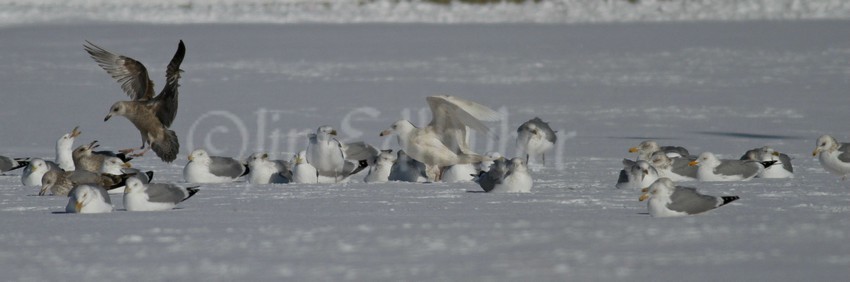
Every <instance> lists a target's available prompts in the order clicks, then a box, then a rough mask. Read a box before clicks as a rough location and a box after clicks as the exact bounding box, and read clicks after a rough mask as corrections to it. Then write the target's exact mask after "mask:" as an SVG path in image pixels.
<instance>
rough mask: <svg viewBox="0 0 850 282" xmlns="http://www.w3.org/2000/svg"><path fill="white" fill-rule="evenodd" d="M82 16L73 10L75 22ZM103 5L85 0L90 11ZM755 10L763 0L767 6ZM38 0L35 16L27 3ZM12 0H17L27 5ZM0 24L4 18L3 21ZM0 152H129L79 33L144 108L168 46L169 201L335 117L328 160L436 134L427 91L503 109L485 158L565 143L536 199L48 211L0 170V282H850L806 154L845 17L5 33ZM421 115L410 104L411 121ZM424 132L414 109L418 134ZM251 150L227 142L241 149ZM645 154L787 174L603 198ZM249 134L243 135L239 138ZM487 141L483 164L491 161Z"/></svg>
mask: <svg viewBox="0 0 850 282" xmlns="http://www.w3.org/2000/svg"><path fill="white" fill-rule="evenodd" d="M81 2H84V3H89V2H88V1H69V3H81ZM95 2H97V1H91V3H95ZM766 2H767V1H766ZM33 3H40V2H33ZM21 5H24V4H21ZM0 10H2V9H0ZM0 31H2V32H0V42H3V43H2V44H0V54H2V55H0V85H3V88H2V90H0V93H1V94H0V119H2V130H4V131H3V132H4V133H3V134H0V154H3V155H9V156H31V157H43V158H48V159H50V158H52V157H53V155H54V152H53V149H54V142H55V140H56V138H58V137H59V136H61V135H62V134H64V133H66V132H68V131H69V130H70V129H71V128H73V127H74V126H77V125H79V126H80V129H81V131H82V132H83V134H82V135H81V136H80V137H78V138H77V139H78V142H77V143H78V145H79V144H82V143H87V142H90V141H91V140H95V139H97V140H99V141H100V143H101V144H103V148H102V149H120V148H127V147H131V146H139V145H140V143H141V141H140V140H139V136H138V133H137V131H136V130H135V129H134V128H133V127H132V125H131V124H130V123H129V122H128V121H127V120H126V119H122V118H118V119H112V120H110V121H108V122H106V123H104V122H103V121H102V119H103V117H104V116H105V115H106V113H107V111H108V109H109V106H110V105H111V104H112V103H113V102H115V101H118V100H122V99H126V96H124V95H123V94H122V93H121V90H120V87H119V85H118V84H117V83H116V82H114V81H113V80H112V78H110V77H109V76H108V75H107V74H106V73H105V72H104V71H103V70H101V69H100V68H99V67H98V66H97V65H96V64H95V63H94V62H93V61H92V60H91V59H90V58H89V57H88V55H87V54H86V53H85V52H84V51H83V48H82V43H83V40H90V41H92V42H94V43H95V44H98V45H99V46H102V47H104V48H106V49H108V50H111V51H115V52H118V53H120V54H124V55H128V56H131V57H133V58H135V59H138V60H139V61H141V62H142V63H144V64H146V66H147V68H148V70H149V71H150V72H151V77H152V78H153V79H154V81H155V83H156V84H157V89H159V88H158V87H160V86H161V85H163V84H164V83H163V77H164V69H165V65H166V64H167V62H168V60H169V59H170V58H171V56H172V55H173V52H174V50H176V47H177V41H178V40H179V39H183V40H184V41H185V43H186V47H187V53H186V58H185V60H184V62H183V65H182V67H181V68H182V69H183V70H185V73H183V77H182V80H181V84H182V86H181V88H180V110H179V111H178V114H177V119H176V120H175V122H174V124H173V126H172V129H174V130H175V131H176V132H178V135H179V137H180V141H181V146H182V147H181V150H180V152H181V153H180V155H179V157H178V159H177V161H175V162H174V163H172V164H164V163H162V162H160V161H159V159H158V158H156V157H155V156H154V155H153V154H149V155H148V156H145V157H142V158H139V159H137V160H134V161H132V163H133V165H134V167H136V168H138V169H141V170H153V171H155V173H156V175H155V177H154V181H155V182H181V181H182V175H181V172H182V168H183V166H184V165H185V164H186V162H187V160H186V154H187V153H188V152H191V151H192V149H193V148H200V147H204V148H206V149H208V150H210V153H211V154H214V155H225V156H233V157H239V158H245V157H247V156H248V155H249V154H251V153H252V152H255V151H268V152H270V153H271V158H273V159H275V158H288V157H289V156H291V155H292V153H293V152H297V151H300V150H303V149H304V148H306V135H305V133H306V132H310V130H311V129H315V128H316V127H317V126H319V125H323V124H329V125H332V126H334V127H336V128H338V129H339V131H340V138H341V139H344V140H343V141H344V142H354V141H358V140H362V141H366V142H367V143H370V144H374V145H376V146H377V147H379V148H395V147H396V146H397V145H396V142H395V140H394V139H382V138H380V137H378V133H379V132H380V131H381V130H383V129H386V128H387V127H389V125H390V124H391V123H392V122H394V121H396V120H398V119H400V118H410V119H411V120H413V121H414V122H415V123H418V124H421V123H423V122H426V121H427V120H429V117H428V116H427V105H426V103H425V97H426V96H428V95H435V94H452V95H457V96H460V97H463V98H466V99H470V100H472V101H476V102H479V103H482V104H484V105H487V106H490V107H493V108H494V109H499V110H500V111H501V112H503V113H506V114H507V118H506V121H505V123H490V125H491V128H493V129H494V131H495V132H498V133H500V135H501V138H500V139H499V140H498V141H492V140H489V139H487V138H486V137H483V136H476V142H475V143H476V144H477V149H476V151H478V152H487V151H500V152H502V154H503V155H506V156H508V157H512V156H513V153H514V152H513V150H514V148H513V145H512V144H513V138H514V135H512V134H511V133H514V134H515V132H516V131H515V130H516V127H517V126H519V124H520V123H522V122H523V121H526V120H529V119H531V118H533V117H535V116H539V117H540V118H542V119H543V120H545V121H548V122H550V125H551V126H552V128H553V129H555V130H558V131H559V134H561V135H560V136H559V140H561V141H562V142H559V143H558V144H556V146H555V150H554V151H553V152H552V153H551V158H550V157H549V156H547V164H549V165H548V166H547V167H544V168H541V169H537V170H534V171H531V174H532V177H533V178H534V188H533V189H532V192H531V193H522V194H491V193H475V192H477V191H480V188H478V187H477V185H476V184H474V183H432V184H426V183H382V184H367V183H362V181H360V180H361V179H363V176H364V175H365V171H364V172H362V173H361V174H360V175H359V176H357V177H353V178H352V179H354V180H352V181H351V182H350V183H345V184H321V185H319V184H295V185H283V184H278V185H250V184H247V183H245V182H244V181H239V182H236V183H226V184H204V185H202V187H201V191H200V192H199V193H198V194H196V195H195V196H194V197H192V198H190V199H189V200H187V201H186V202H183V203H180V204H179V205H178V206H177V209H175V210H172V211H164V212H127V211H125V210H124V207H123V205H122V204H121V196H120V195H113V196H112V201H113V203H115V208H116V210H115V211H114V212H112V213H110V214H95V215H85V214H65V213H64V206H65V204H66V203H67V198H64V197H51V196H48V197H38V196H35V195H36V194H37V190H36V189H37V188H32V187H22V186H21V184H20V179H19V177H20V175H19V174H20V171H13V172H6V173H5V175H3V176H0V217H2V220H0V273H3V279H4V280H10V281H12V280H14V281H48V280H67V279H69V278H70V277H73V279H74V280H85V281H92V280H95V281H161V280H166V281H175V280H180V281H279V280H289V281H315V280H320V281H351V280H354V281H843V280H846V279H847V277H850V267H848V265H850V244H848V242H850V238H848V237H850V182H847V181H840V180H839V179H838V177H835V176H833V175H831V174H829V173H828V172H826V171H824V170H823V169H822V168H821V167H820V165H819V164H818V162H817V161H816V160H815V159H814V158H812V157H811V151H812V150H813V149H814V147H815V139H816V138H817V137H818V136H820V135H822V134H832V135H833V136H835V137H836V138H838V139H839V141H843V142H847V141H848V140H850V133H848V131H847V123H846V120H847V116H848V105H850V95H848V92H847V91H848V89H850V65H848V62H850V21H847V20H831V21H769V22H760V21H749V22H733V23H721V22H698V23H639V24H585V25H563V24H548V25H537V24H517V23H506V24H487V25H466V24H447V25H430V24H358V25H333V24H292V25H268V24H217V25H210V24H188V25H149V24H126V23H125V24H122V23H109V24H105V23H72V24H37V25H16V26H11V27H5V28H2V29H0ZM423 110H424V111H423ZM420 113H425V116H421V115H420ZM243 134H244V135H243ZM645 139H655V140H658V141H659V143H660V144H661V145H665V144H675V145H681V146H685V147H686V148H688V149H689V150H690V151H691V152H692V153H694V154H698V153H699V152H702V151H712V152H716V153H719V154H720V157H725V158H737V157H739V156H740V155H741V154H743V153H744V152H745V151H746V150H748V149H752V148H756V147H761V146H764V145H770V146H772V147H773V148H775V149H776V150H777V151H780V152H783V153H786V154H789V155H790V156H791V157H792V158H793V159H794V168H795V178H793V179H754V180H752V181H749V182H731V183H698V182H690V183H680V184H683V185H687V186H695V187H698V188H699V189H700V192H701V193H704V194H708V195H714V196H724V195H738V196H740V197H741V199H740V200H738V201H735V202H733V203H731V204H729V205H726V206H723V207H721V208H718V209H715V210H712V211H710V212H707V213H705V214H701V215H696V216H688V217H681V218H653V217H651V216H649V215H648V214H647V208H646V204H645V203H641V202H638V197H639V196H640V193H639V192H637V191H621V190H617V189H615V188H614V184H615V183H616V180H617V173H618V171H619V170H620V169H621V168H622V165H621V160H622V158H624V157H629V158H631V157H634V156H633V155H632V154H629V153H628V152H627V150H628V148H629V147H632V146H635V145H637V144H638V143H639V142H640V141H642V140H645ZM245 140H247V141H245ZM487 147H490V148H487Z"/></svg>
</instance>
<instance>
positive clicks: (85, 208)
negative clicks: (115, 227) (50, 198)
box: [65, 185, 113, 213]
mask: <svg viewBox="0 0 850 282" xmlns="http://www.w3.org/2000/svg"><path fill="white" fill-rule="evenodd" d="M112 209H113V207H112V200H111V199H109V194H107V193H106V189H103V187H98V186H95V185H80V186H78V187H77V188H74V190H72V191H71V192H70V194H68V205H66V206H65V212H68V213H108V212H112Z"/></svg>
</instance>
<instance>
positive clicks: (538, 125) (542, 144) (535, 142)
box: [516, 117, 558, 165]
mask: <svg viewBox="0 0 850 282" xmlns="http://www.w3.org/2000/svg"><path fill="white" fill-rule="evenodd" d="M516 132H517V137H516V147H517V155H518V156H522V155H525V159H526V162H527V163H529V164H531V163H532V161H531V160H533V159H535V157H537V156H538V155H539V156H540V157H541V158H542V160H543V164H544V165H545V164H546V152H547V151H549V150H552V148H553V147H554V146H555V142H556V141H557V138H558V137H557V136H556V132H555V131H554V130H552V128H551V127H549V123H546V122H544V121H543V120H541V119H540V118H539V117H535V118H533V119H531V120H529V121H526V122H525V123H523V124H522V125H520V126H519V128H517V130H516Z"/></svg>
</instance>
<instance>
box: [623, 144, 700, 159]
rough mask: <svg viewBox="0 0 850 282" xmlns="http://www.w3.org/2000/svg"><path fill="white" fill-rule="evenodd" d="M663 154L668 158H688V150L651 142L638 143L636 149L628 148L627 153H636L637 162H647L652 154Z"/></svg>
mask: <svg viewBox="0 0 850 282" xmlns="http://www.w3.org/2000/svg"><path fill="white" fill-rule="evenodd" d="M658 151H661V152H664V153H665V154H667V157H670V158H687V157H688V156H690V153H688V150H687V149H685V148H683V147H679V146H663V147H662V146H659V145H658V143H657V142H655V141H653V140H646V141H643V142H640V144H638V145H637V146H636V147H631V148H629V153H638V157H637V159H638V160H648V159H649V158H650V156H651V155H652V153H655V152H658Z"/></svg>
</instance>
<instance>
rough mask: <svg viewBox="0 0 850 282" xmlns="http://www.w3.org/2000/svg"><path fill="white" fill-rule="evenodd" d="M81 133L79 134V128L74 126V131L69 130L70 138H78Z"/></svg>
mask: <svg viewBox="0 0 850 282" xmlns="http://www.w3.org/2000/svg"><path fill="white" fill-rule="evenodd" d="M81 133H82V132H80V127H79V126H76V127H74V129H72V130H71V138H75V137H77V136H80V134H81Z"/></svg>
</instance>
